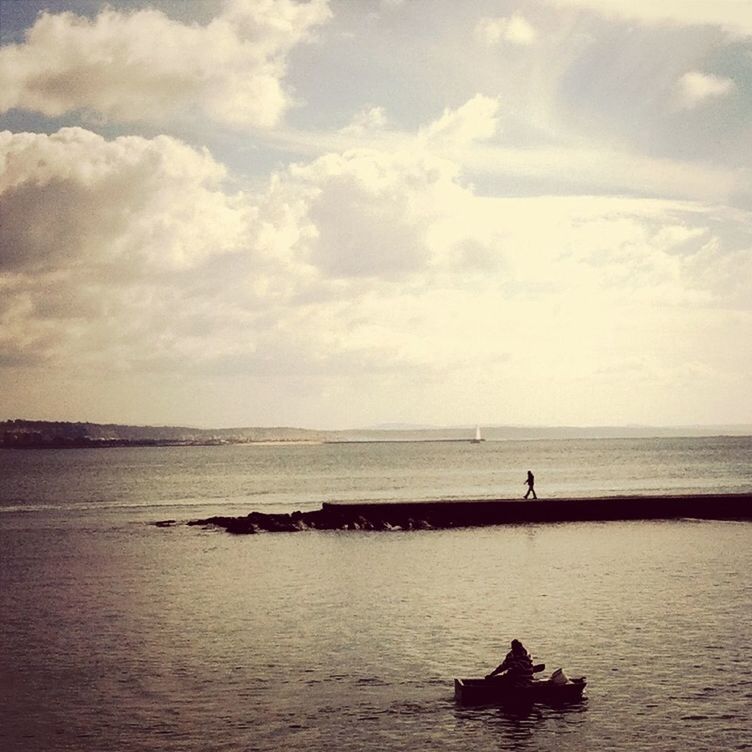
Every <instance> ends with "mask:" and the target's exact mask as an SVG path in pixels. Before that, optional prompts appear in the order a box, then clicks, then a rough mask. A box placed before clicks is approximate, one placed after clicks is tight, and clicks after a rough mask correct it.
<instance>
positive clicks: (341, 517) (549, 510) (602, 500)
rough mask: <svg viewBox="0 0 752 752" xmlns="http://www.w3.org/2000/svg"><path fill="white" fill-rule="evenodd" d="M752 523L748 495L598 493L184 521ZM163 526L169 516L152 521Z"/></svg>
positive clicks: (443, 525)
mask: <svg viewBox="0 0 752 752" xmlns="http://www.w3.org/2000/svg"><path fill="white" fill-rule="evenodd" d="M682 518H694V519H704V520H741V521H744V520H749V521H752V493H739V494H728V493H726V494H691V495H690V494H681V495H676V496H668V495H643V496H599V497H575V498H558V499H537V500H530V501H525V500H520V499H491V500H487V499H483V500H467V501H446V500H445V501H442V500H437V501H415V502H373V503H339V502H336V503H335V502H324V503H323V504H322V505H321V509H316V510H313V511H310V512H299V511H298V512H292V513H290V514H285V513H283V514H272V513H265V512H251V513H249V514H248V515H246V516H242V517H223V516H214V517H208V518H205V519H200V520H189V521H188V523H187V524H188V525H191V526H202V527H209V528H211V527H215V528H221V529H224V530H226V531H227V532H228V533H233V534H236V535H246V534H254V533H262V532H298V531H302V530H366V531H398V530H445V529H449V528H456V527H486V526H491V525H520V524H544V523H561V522H609V521H624V520H671V519H682ZM154 524H155V525H157V526H158V527H169V526H171V525H173V524H175V522H174V520H162V521H159V522H156V523H154Z"/></svg>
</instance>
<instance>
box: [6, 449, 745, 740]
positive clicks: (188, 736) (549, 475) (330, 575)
mask: <svg viewBox="0 0 752 752" xmlns="http://www.w3.org/2000/svg"><path fill="white" fill-rule="evenodd" d="M528 470H532V471H533V472H534V473H535V477H536V491H537V492H538V495H539V496H540V497H541V498H565V497H572V496H607V495H640V494H684V493H711V492H722V493H741V492H745V493H749V492H752V437H749V436H733V437H722V436H718V437H690V438H667V437H663V438H654V439H649V438H640V439H636V438H630V439H618V438H610V439H587V440H583V439H567V440H527V441H486V442H483V443H481V444H471V443H470V442H449V441H447V442H441V441H440V442H398V443H394V442H379V443H334V444H326V443H322V444H294V443H272V444H250V445H228V446H179V447H134V448H125V447H120V448H102V449H49V450H16V449H5V450H0V750H2V751H3V752H37V751H39V752H57V751H58V750H60V751H62V750H75V751H77V752H79V751H80V752H146V751H151V750H155V751H157V750H159V751H161V750H166V751H171V750H175V751H176V752H177V751H178V750H179V751H181V752H207V751H209V750H227V751H228V752H229V751H231V752H239V751H241V750H258V751H259V752H260V751H263V750H269V751H272V750H274V751H276V750H305V751H306V752H319V751H321V752H323V751H324V750H327V751H328V750H343V751H347V750H353V751H355V750H369V751H371V750H373V751H374V752H375V751H377V750H378V751H391V750H395V751H396V750H432V751H433V750H436V751H440V750H441V751H443V750H463V752H464V751H465V750H468V749H470V750H505V749H508V750H536V751H537V750H540V751H545V752H548V751H551V752H554V751H560V750H578V751H581V750H614V751H616V752H619V751H626V750H641V751H649V750H656V751H658V750H660V751H666V752H669V751H674V750H714V751H715V750H744V749H752V578H750V572H752V525H751V524H750V523H748V522H716V521H700V520H694V519H682V520H671V521H630V522H592V523H586V522H583V523H580V522H578V523H563V524H541V525H509V526H497V527H485V528H464V529H452V530H441V531H438V530H437V531H432V530H425V531H409V532H403V531H393V532H364V531H314V530H311V531H303V532H297V533H278V534H258V535H248V536H233V535H230V534H227V533H225V532H222V531H218V530H216V529H212V528H204V527H200V526H199V527H196V526H189V525H187V524H185V523H186V522H187V521H189V520H192V519H197V518H204V517H208V516H211V515H215V514H222V515H241V514H247V513H248V512H251V511H274V512H280V511H288V512H289V511H295V510H298V509H299V510H310V509H316V508H319V507H320V505H321V503H322V502H324V501H360V502H368V501H387V502H388V501H408V500H409V501H415V500H437V499H503V498H520V497H522V495H523V494H524V492H525V490H526V486H525V485H524V481H525V478H526V473H527V471H528ZM530 503H534V502H530ZM166 520H173V521H174V524H171V525H170V526H168V527H159V526H157V525H156V524H155V523H157V522H160V521H166ZM513 638H517V639H520V640H522V642H523V643H524V644H525V645H526V647H527V648H528V650H529V651H530V652H531V653H532V655H533V658H534V660H535V661H536V662H542V663H545V664H546V669H545V671H544V672H543V674H542V675H543V676H548V675H549V674H550V673H551V672H552V671H553V670H555V669H557V668H563V669H564V671H565V672H566V673H567V674H568V675H569V676H571V677H577V676H586V677H587V682H588V685H587V689H586V692H585V699H584V700H583V701H582V702H581V703H577V704H574V705H571V706H564V707H546V706H538V705H535V706H532V707H529V708H524V709H523V708H512V709H510V708H503V707H480V708H472V707H471V708H467V707H461V706H459V705H457V704H456V703H455V701H454V697H453V679H454V678H455V677H476V676H482V675H484V674H485V673H487V672H488V671H490V670H491V669H492V668H494V667H495V666H496V665H497V664H498V663H499V662H500V661H501V660H502V659H503V657H504V654H505V653H506V651H507V650H508V648H509V642H510V640H512V639H513Z"/></svg>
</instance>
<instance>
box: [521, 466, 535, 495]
mask: <svg viewBox="0 0 752 752" xmlns="http://www.w3.org/2000/svg"><path fill="white" fill-rule="evenodd" d="M525 483H526V484H527V493H526V494H525V496H524V498H526V499H527V497H528V496H530V494H532V495H533V498H534V499H537V498H538V496H537V494H536V493H535V476H534V475H533V472H532V470H528V471H527V480H526V481H525Z"/></svg>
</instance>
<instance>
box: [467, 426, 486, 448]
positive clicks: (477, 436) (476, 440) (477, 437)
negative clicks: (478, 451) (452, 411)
mask: <svg viewBox="0 0 752 752" xmlns="http://www.w3.org/2000/svg"><path fill="white" fill-rule="evenodd" d="M470 441H471V442H472V443H473V444H480V442H481V441H485V439H484V438H482V437H481V435H480V426H475V438H474V439H470Z"/></svg>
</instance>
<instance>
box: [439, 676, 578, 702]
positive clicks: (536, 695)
mask: <svg viewBox="0 0 752 752" xmlns="http://www.w3.org/2000/svg"><path fill="white" fill-rule="evenodd" d="M586 685H587V681H586V680H585V677H582V678H579V679H570V680H568V681H567V682H566V683H565V684H560V683H557V682H552V681H550V680H546V681H533V682H532V683H530V684H529V685H527V686H525V687H515V686H514V685H512V684H510V682H507V681H504V680H499V679H455V680H454V699H455V700H456V701H457V702H458V703H460V704H461V705H503V704H523V705H524V704H532V703H536V702H539V703H545V704H548V705H559V704H568V703H573V702H579V701H580V700H582V693H583V691H584V689H585V686H586Z"/></svg>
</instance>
